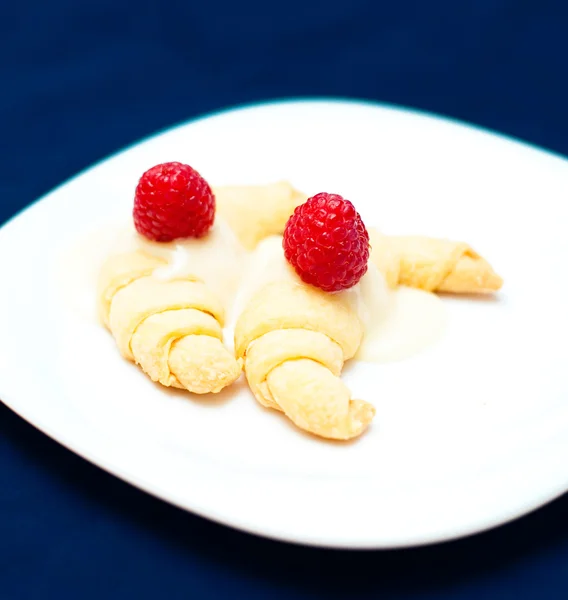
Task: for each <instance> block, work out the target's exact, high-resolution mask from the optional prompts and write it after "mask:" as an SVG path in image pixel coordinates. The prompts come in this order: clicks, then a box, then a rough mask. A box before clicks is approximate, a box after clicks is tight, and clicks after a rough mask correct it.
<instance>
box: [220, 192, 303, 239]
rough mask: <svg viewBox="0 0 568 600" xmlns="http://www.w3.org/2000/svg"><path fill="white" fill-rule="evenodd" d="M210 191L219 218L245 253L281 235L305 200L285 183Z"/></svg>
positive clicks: (300, 193)
mask: <svg viewBox="0 0 568 600" xmlns="http://www.w3.org/2000/svg"><path fill="white" fill-rule="evenodd" d="M214 192H215V199H216V202H217V211H218V213H219V215H220V216H221V217H222V218H223V219H224V220H225V221H226V222H227V223H228V224H229V226H230V227H231V229H232V230H233V232H234V233H235V235H236V236H237V237H238V239H239V241H240V242H241V244H242V245H243V246H244V247H245V248H246V249H247V250H253V249H254V248H255V247H256V245H257V244H258V242H260V241H261V240H263V239H264V238H266V237H268V236H270V235H278V234H281V233H283V232H284V227H285V225H286V222H287V221H288V218H289V217H290V215H291V214H292V213H293V212H294V209H295V208H296V206H299V205H300V204H303V203H304V202H305V201H306V200H307V198H308V197H307V196H306V195H305V194H302V192H299V191H297V190H296V189H294V188H293V187H292V185H291V184H290V183H288V182H286V181H279V182H277V183H272V184H268V185H240V186H239V185H235V186H220V187H216V188H215V189H214Z"/></svg>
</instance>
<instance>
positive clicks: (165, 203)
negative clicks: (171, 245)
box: [133, 162, 215, 242]
mask: <svg viewBox="0 0 568 600" xmlns="http://www.w3.org/2000/svg"><path fill="white" fill-rule="evenodd" d="M133 217H134V226H135V227H136V231H138V233H139V234H140V235H143V236H144V237H146V238H148V239H149V240H154V241H156V242H170V241H172V240H175V239H178V238H186V237H195V238H198V237H202V236H204V235H205V234H206V233H207V232H208V231H209V229H210V228H211V226H212V225H213V221H214V220H215V196H214V195H213V192H212V191H211V188H210V187H209V184H208V183H207V182H206V181H205V179H203V177H201V175H200V174H199V173H198V172H197V171H196V170H195V169H192V168H191V167H190V166H189V165H184V164H182V163H179V162H169V163H163V164H161V165H156V166H155V167H152V168H151V169H149V170H148V171H146V172H145V173H144V175H142V177H141V178H140V181H139V182H138V185H137V186H136V193H135V195H134V211H133Z"/></svg>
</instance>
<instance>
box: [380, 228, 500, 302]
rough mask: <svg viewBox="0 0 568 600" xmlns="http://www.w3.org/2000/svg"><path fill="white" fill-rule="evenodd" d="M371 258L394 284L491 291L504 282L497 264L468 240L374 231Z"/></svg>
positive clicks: (430, 289)
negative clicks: (493, 265) (492, 264)
mask: <svg viewBox="0 0 568 600" xmlns="http://www.w3.org/2000/svg"><path fill="white" fill-rule="evenodd" d="M369 234H370V239H371V248H372V251H371V260H372V261H373V262H374V263H375V265H376V266H377V268H378V269H379V270H380V271H381V272H382V273H383V275H384V276H385V279H386V281H387V283H388V284H389V285H390V287H396V286H397V285H405V286H408V287H413V288H419V289H422V290H425V291H427V292H449V293H455V294H489V293H492V292H495V291H497V290H499V289H500V288H501V286H502V285H503V280H502V279H501V277H500V276H499V275H498V274H497V273H496V272H495V271H494V270H493V267H492V266H491V265H490V264H489V263H488V262H487V261H486V260H485V259H484V258H483V257H481V256H480V255H479V254H478V253H477V252H475V250H473V249H472V248H471V246H469V245H468V244H466V243H464V242H454V241H452V240H446V239H438V238H429V237H425V236H387V235H383V234H380V233H379V232H377V231H376V230H370V231H369Z"/></svg>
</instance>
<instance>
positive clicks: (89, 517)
mask: <svg viewBox="0 0 568 600" xmlns="http://www.w3.org/2000/svg"><path fill="white" fill-rule="evenodd" d="M567 31H568V6H567V5H566V4H565V3H564V2H561V1H560V0H558V1H552V0H539V1H536V0H459V1H458V0H431V1H430V2H425V1H420V0H415V1H411V0H400V1H398V2H396V1H395V0H391V1H388V2H383V1H379V0H343V1H335V2H334V1H330V2H316V1H312V0H288V1H287V2H285V3H284V2H270V1H267V0H264V1H262V2H261V1H255V0H242V1H241V2H239V3H234V2H228V1H222V0H202V1H201V2H192V1H182V0H172V1H169V2H158V1H157V0H147V1H144V0H139V1H138V2H126V1H124V0H113V1H111V0H98V1H93V0H83V1H79V0H52V1H51V2H41V1H40V0H35V1H34V0H21V1H20V2H15V1H12V0H3V2H0V81H1V84H0V221H3V220H5V219H6V218H8V217H9V216H11V215H12V214H14V213H15V212H17V211H18V210H19V209H21V208H22V207H23V206H25V205H27V204H28V203H30V202H32V201H33V200H34V199H35V198H37V197H38V196H40V195H42V194H43V193H45V192H47V191H48V190H49V189H50V188H52V187H53V186H55V185H56V184H58V183H60V182H61V181H62V180H64V179H66V178H68V177H70V176H71V175H73V174H75V173H76V172H77V171H79V170H81V169H83V168H85V167H87V166H88V165H90V164H91V163H92V162H93V161H96V160H99V159H101V158H103V157H105V156H106V155H108V154H109V153H112V152H114V151H116V150H118V149H120V148H121V147H123V146H125V145H127V144H130V143H132V142H134V141H135V140H137V139H139V138H141V137H143V136H146V135H148V134H150V133H152V132H154V131H156V130H157V129H160V128H164V127H167V126H170V125H172V124H175V123H177V122H180V121H183V120H186V119H188V118H191V117H193V116H197V115H198V114H200V113H202V112H205V111H212V110H215V109H219V108H222V107H226V106H229V105H232V104H235V103H242V102H251V101H258V100H262V99H269V98H276V97H292V96H294V97H295V96H303V95H334V96H348V97H357V98H368V99H375V100H381V101H387V102H393V103H399V104H404V105H407V106H411V107H418V108H421V109H426V110H431V111H435V112H439V113H442V114H446V115H450V116H452V117H457V118H460V119H464V120H467V121H470V122H473V123H476V124H480V125H483V126H485V127H489V128H493V129H496V130H498V131H501V132H504V133H508V134H510V135H513V136H517V137H519V138H522V139H525V140H528V141H530V142H532V143H535V144H539V145H542V146H545V147H547V148H549V149H552V150H555V151H557V152H560V153H564V154H568V119H567V118H566V114H565V113H566V109H567V107H568V87H567V84H566V73H567V69H566V61H567V57H568V35H567ZM509 201H510V202H511V204H512V211H514V199H510V200H509ZM0 260H2V259H0ZM4 289H6V288H4ZM0 335H1V332H0ZM31 375H33V374H31ZM567 462H568V461H567ZM131 597H137V598H140V599H142V598H157V597H160V598H161V597H169V598H170V599H171V600H175V599H178V598H224V597H243V598H247V599H253V598H297V599H303V598H318V597H327V598H379V597H380V598H416V599H426V598H442V599H445V598H452V599H454V598H457V599H466V598H467V599H470V598H471V599H474V598H475V599H477V598H489V599H491V598H498V599H500V600H506V599H509V598H511V599H512V598H516V599H518V598H521V599H526V598H544V599H549V598H552V599H555V598H566V597H568V498H563V499H560V500H558V501H556V502H555V503H553V504H551V505H549V506H548V507H546V508H544V509H542V510H540V511H538V512H537V513H535V514H532V515H530V516H527V517H525V518H523V519H521V520H519V521H517V522H515V523H513V524H510V525H507V526H504V527H502V528H500V529H498V530H495V531H492V532H489V533H485V534H482V535H479V536H475V537H473V538H470V539H466V540H462V541H459V542H453V543H450V544H444V545H439V546H434V547H429V548H422V549H414V550H404V551H397V552H375V553H348V552H333V551H323V550H313V549H306V548H299V547H293V546H288V545H284V544H279V543H275V542H270V541H266V540H261V539H256V538H253V537H250V536H248V535H245V534H241V533H237V532H234V531H232V530H229V529H225V528H222V527H220V526H217V525H214V524H211V523H208V522H206V521H204V520H201V519H199V518H196V517H194V516H192V515H190V514H187V513H184V512H182V511H180V510H177V509H175V508H173V507H171V506H168V505H166V504H164V503H162V502H160V501H158V500H155V499H153V498H151V497H149V496H146V495H145V494H143V493H141V492H139V491H137V490H135V489H133V488H131V487H129V486H128V485H126V484H125V483H122V482H121V481H118V480H116V479H114V478H113V477H111V476H110V475H107V474H106V473H103V472H101V471H100V470H98V469H97V468H96V467H94V466H92V465H90V464H88V463H86V462H84V461H83V460H82V459H80V458H77V457H76V456H74V455H73V454H71V453H70V452H68V451H66V450H65V449H63V448H62V447H60V446H59V445H58V444H56V443H55V442H53V441H51V440H49V439H47V438H46V437H45V436H43V435H42V434H40V433H38V432H37V431H35V430H34V429H33V428H32V427H30V426H28V425H27V424H25V423H24V422H23V421H21V420H20V419H19V418H18V417H16V416H15V415H13V414H12V413H10V412H9V411H8V410H7V409H6V408H5V407H4V406H3V405H1V406H0V599H2V600H23V599H26V600H27V599H36V598H49V599H51V598H57V599H59V598H62V599H65V598H73V599H75V598H81V599H90V598H106V599H108V600H110V599H114V598H131Z"/></svg>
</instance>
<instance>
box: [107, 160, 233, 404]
mask: <svg viewBox="0 0 568 600" xmlns="http://www.w3.org/2000/svg"><path fill="white" fill-rule="evenodd" d="M214 213H215V197H214V195H213V193H212V191H211V189H210V188H209V185H208V184H207V182H205V180H204V179H203V178H202V177H201V176H200V175H199V174H198V173H197V172H195V171H194V170H193V169H191V167H189V166H187V165H181V164H179V163H170V164H165V165H158V166H156V167H154V168H153V169H150V170H149V171H147V172H146V173H145V174H144V175H143V176H142V178H141V180H140V182H139V184H138V186H137V188H136V194H135V203H134V223H135V227H136V230H137V234H134V235H133V240H134V245H135V246H138V247H137V248H135V249H133V250H131V251H127V252H121V253H118V254H116V255H113V256H110V257H109V258H108V259H107V261H106V262H105V264H104V265H103V267H102V269H101V272H100V276H99V282H98V301H99V313H100V316H101V319H102V321H103V323H104V324H105V325H106V326H107V328H108V329H109V330H110V332H111V333H112V334H113V336H114V337H115V339H116V343H117V346H118V348H119V350H120V352H121V354H122V356H124V358H126V359H128V360H130V361H133V362H135V363H137V364H138V365H140V367H141V368H142V369H143V370H144V372H145V373H146V374H147V375H148V376H149V377H150V378H151V379H152V380H153V381H157V382H159V383H161V384H162V385H164V386H173V387H177V388H182V389H183V388H185V389H187V390H189V391H190V392H194V393H196V394H205V393H209V392H213V393H216V392H219V391H221V390H222V389H223V388H225V387H227V386H228V385H230V384H231V383H233V381H235V380H236V379H238V377H239V376H240V374H241V369H242V366H241V361H240V360H237V359H235V357H234V355H233V353H232V352H231V351H230V350H229V349H227V348H226V347H225V346H224V345H223V325H224V321H225V312H226V309H225V305H224V299H223V298H222V297H221V295H220V294H219V293H218V291H217V285H218V284H220V283H222V282H223V281H224V280H225V279H230V277H231V273H230V272H227V269H229V270H230V269H231V263H230V260H229V258H227V257H224V256H221V255H220V253H219V250H221V251H222V250H223V243H222V242H223V235H222V232H221V233H219V232H218V231H212V228H213V222H214ZM175 240H184V242H183V243H180V244H174V245H172V241H175ZM168 255H169V256H168ZM230 256H231V254H230V253H229V257H230ZM188 257H189V258H190V260H188ZM168 258H170V260H169V261H168V260H167V259H168ZM225 263H226V264H227V267H226V268H223V265H224V264H225ZM172 267H173V268H172Z"/></svg>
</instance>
